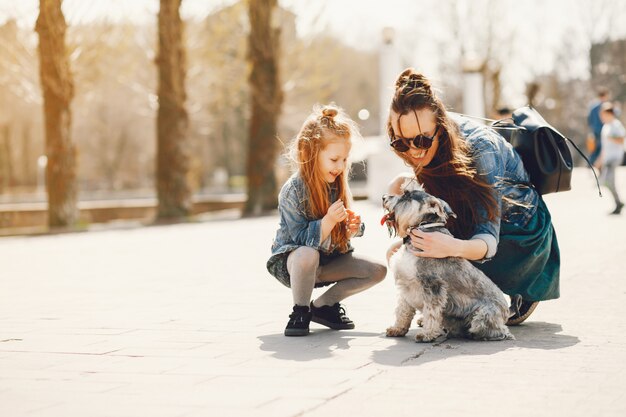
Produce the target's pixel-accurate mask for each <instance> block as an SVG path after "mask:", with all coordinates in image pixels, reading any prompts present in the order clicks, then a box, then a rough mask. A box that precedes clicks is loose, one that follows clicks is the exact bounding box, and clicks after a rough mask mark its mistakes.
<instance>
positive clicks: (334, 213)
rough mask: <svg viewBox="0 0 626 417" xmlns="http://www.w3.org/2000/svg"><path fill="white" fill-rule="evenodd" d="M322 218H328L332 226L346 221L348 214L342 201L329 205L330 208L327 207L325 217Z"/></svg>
mask: <svg viewBox="0 0 626 417" xmlns="http://www.w3.org/2000/svg"><path fill="white" fill-rule="evenodd" d="M324 217H326V218H328V219H329V220H330V221H331V222H332V223H333V224H337V223H339V222H342V221H344V220H345V219H347V218H348V212H347V210H346V208H345V207H344V206H343V201H341V200H337V201H335V202H334V203H333V204H331V205H330V207H328V211H327V212H326V216H324Z"/></svg>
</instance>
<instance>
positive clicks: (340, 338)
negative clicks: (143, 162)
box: [0, 168, 626, 417]
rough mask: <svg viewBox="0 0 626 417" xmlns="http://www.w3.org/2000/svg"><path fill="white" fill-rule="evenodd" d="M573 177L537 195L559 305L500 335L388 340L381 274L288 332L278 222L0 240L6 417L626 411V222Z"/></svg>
mask: <svg viewBox="0 0 626 417" xmlns="http://www.w3.org/2000/svg"><path fill="white" fill-rule="evenodd" d="M619 181H620V184H621V186H622V190H624V194H625V195H626V188H625V187H626V171H621V172H620V178H619ZM574 187H575V190H574V191H571V192H568V193H562V194H558V195H550V196H546V201H547V203H548V206H549V207H550V208H551V210H552V212H553V217H554V222H555V225H556V228H557V231H558V235H559V238H560V243H561V249H562V258H563V266H562V291H561V292H562V298H561V299H560V300H557V301H551V302H546V303H542V304H541V305H540V306H539V308H538V309H537V310H536V312H535V314H533V316H532V318H531V320H529V321H528V322H527V323H526V324H525V325H523V326H520V327H516V328H514V329H513V333H514V334H515V336H516V337H517V340H516V341H507V342H471V341H464V340H448V341H445V342H443V343H440V344H417V343H415V342H413V341H412V339H411V337H410V336H411V335H412V334H413V332H410V333H409V337H406V338H401V339H395V338H386V337H384V335H383V331H384V329H385V328H386V327H387V326H388V325H389V324H390V323H391V322H392V318H393V308H394V303H395V288H394V285H393V281H392V279H387V280H385V281H384V282H383V283H381V284H380V285H379V286H377V287H375V288H373V289H371V290H370V291H369V292H366V293H364V294H361V295H357V296H355V297H353V298H352V299H348V300H347V302H346V305H347V308H348V312H349V315H350V317H351V318H352V319H353V320H354V321H355V322H356V324H357V329H356V330H353V331H343V332H335V331H330V330H326V329H324V328H322V327H318V326H317V325H315V324H314V325H313V328H312V329H313V333H312V335H310V336H309V337H305V338H285V337H283V335H282V331H283V328H284V325H285V323H286V319H287V315H288V312H289V310H290V307H291V296H290V292H289V291H288V290H287V289H285V288H283V287H282V286H281V285H279V284H278V283H277V282H275V281H274V280H273V278H271V277H270V276H269V275H268V274H267V273H266V272H265V268H264V263H265V260H266V257H267V255H268V251H269V245H270V241H271V237H272V235H273V232H274V230H275V228H276V224H277V218H276V217H265V218H258V219H249V220H232V219H229V218H228V216H222V217H215V218H204V219H203V220H202V221H201V222H199V223H194V224H185V225H176V226H161V227H147V228H130V229H123V228H118V229H107V230H102V231H95V232H90V233H77V234H65V235H54V236H44V237H36V238H34V237H31V238H4V239H0V416H2V417H21V416H54V417H57V416H58V417H73V416H80V417H84V416H89V417H96V416H115V417H118V416H119V417H122V416H132V417H136V416H150V417H159V416H168V417H170V416H172V417H178V416H180V417H183V416H188V417H192V416H246V417H247V416H268V417H281V416H331V415H336V416H394V415H407V416H408V415H411V416H413V415H434V414H437V415H442V416H456V415H458V416H461V415H462V416H481V417H484V416H496V415H497V416H502V415H506V416H520V417H522V416H523V417H530V416H532V417H536V416H551V417H552V416H560V415H563V416H585V417H589V416H599V417H600V416H601V417H607V416H624V415H626V401H625V400H626V398H625V395H624V393H625V392H626V391H625V389H624V387H625V386H626V324H625V323H626V320H624V317H626V278H625V273H624V270H625V269H626V243H625V241H626V216H624V215H623V216H607V215H606V213H608V212H609V211H610V210H611V209H612V202H611V199H610V197H608V196H607V197H605V198H603V199H600V198H598V197H597V193H596V192H595V191H594V189H593V186H592V181H591V177H590V172H588V171H586V170H583V169H582V168H581V169H579V170H578V172H577V175H576V178H575V182H574ZM356 208H357V211H359V212H361V213H362V216H363V218H364V219H365V221H366V222H367V224H368V229H367V232H366V236H365V237H364V238H361V239H360V240H356V241H355V246H356V250H357V251H358V252H360V253H364V254H368V255H370V256H372V257H373V258H377V259H382V258H383V254H384V251H385V248H386V247H387V246H388V244H389V243H390V241H389V239H388V238H387V236H386V232H385V230H383V228H382V227H380V226H378V225H377V224H378V219H379V218H380V216H381V210H380V209H379V208H378V207H377V206H374V205H371V204H369V203H367V202H358V203H357V205H356Z"/></svg>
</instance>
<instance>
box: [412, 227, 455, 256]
mask: <svg viewBox="0 0 626 417" xmlns="http://www.w3.org/2000/svg"><path fill="white" fill-rule="evenodd" d="M409 236H411V244H412V245H413V247H414V248H416V249H419V250H421V251H422V252H417V251H416V252H413V253H414V254H415V256H418V257H424V258H447V257H449V256H459V252H460V250H459V241H458V240H457V239H455V238H454V237H452V236H450V235H446V234H443V233H441V232H424V231H422V230H419V229H413V230H412V231H411V233H410V234H409Z"/></svg>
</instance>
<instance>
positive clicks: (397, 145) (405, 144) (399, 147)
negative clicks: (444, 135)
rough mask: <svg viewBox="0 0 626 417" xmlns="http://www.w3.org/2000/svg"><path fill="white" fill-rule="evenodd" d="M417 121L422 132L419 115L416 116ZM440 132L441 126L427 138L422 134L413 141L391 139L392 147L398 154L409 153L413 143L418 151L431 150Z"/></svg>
mask: <svg viewBox="0 0 626 417" xmlns="http://www.w3.org/2000/svg"><path fill="white" fill-rule="evenodd" d="M415 119H416V120H417V127H418V128H419V130H420V131H421V130H422V127H421V126H420V120H419V118H418V117H417V114H415ZM438 131H439V126H437V127H436V128H435V131H434V132H433V134H432V136H426V135H423V134H421V133H420V134H419V135H417V136H415V137H414V138H413V139H407V138H398V137H393V138H391V143H390V145H391V147H392V148H393V149H395V150H396V151H398V152H406V151H408V150H409V149H410V148H411V142H413V146H415V147H416V148H417V149H430V147H431V146H433V142H434V141H435V136H437V132H438Z"/></svg>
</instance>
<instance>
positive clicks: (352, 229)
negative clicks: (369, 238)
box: [346, 209, 361, 237]
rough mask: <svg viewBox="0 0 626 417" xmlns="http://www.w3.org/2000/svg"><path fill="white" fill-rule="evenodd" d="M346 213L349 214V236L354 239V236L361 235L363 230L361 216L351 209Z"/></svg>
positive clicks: (347, 221)
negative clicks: (360, 231)
mask: <svg viewBox="0 0 626 417" xmlns="http://www.w3.org/2000/svg"><path fill="white" fill-rule="evenodd" d="M346 212H347V213H348V220H346V225H347V227H348V235H349V236H350V237H353V236H354V235H356V234H357V233H359V230H360V229H361V216H359V215H358V214H356V213H355V212H353V211H352V210H350V209H346Z"/></svg>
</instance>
